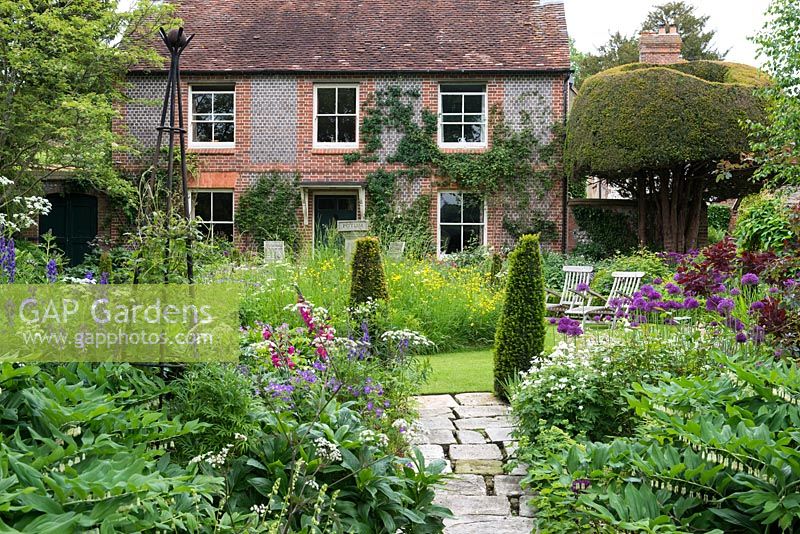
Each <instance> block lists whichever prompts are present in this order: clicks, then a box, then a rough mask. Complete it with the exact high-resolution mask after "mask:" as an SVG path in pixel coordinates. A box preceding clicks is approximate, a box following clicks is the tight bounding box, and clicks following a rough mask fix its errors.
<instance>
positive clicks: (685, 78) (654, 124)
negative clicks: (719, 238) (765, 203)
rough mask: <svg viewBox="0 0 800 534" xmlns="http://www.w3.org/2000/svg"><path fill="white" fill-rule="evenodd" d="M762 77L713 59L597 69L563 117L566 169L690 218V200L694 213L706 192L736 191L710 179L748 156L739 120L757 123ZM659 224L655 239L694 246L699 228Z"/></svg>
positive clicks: (727, 193)
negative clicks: (721, 168)
mask: <svg viewBox="0 0 800 534" xmlns="http://www.w3.org/2000/svg"><path fill="white" fill-rule="evenodd" d="M767 83H768V79H767V78H766V77H765V76H764V75H762V74H760V73H759V72H758V71H757V70H756V69H755V68H754V67H749V66H747V65H739V64H735V63H723V62H711V61H696V62H689V63H678V64H675V65H668V66H655V65H646V64H641V63H634V64H630V65H624V66H621V67H616V68H613V69H610V70H607V71H605V72H602V73H600V74H597V75H595V76H593V77H591V78H589V79H588V80H587V81H586V83H585V84H584V87H583V88H582V90H581V92H580V94H579V95H578V97H577V98H576V100H575V104H574V105H573V108H572V112H571V114H570V118H569V122H568V126H567V139H566V148H565V155H564V156H565V164H566V167H567V170H568V172H569V173H570V174H571V175H572V176H596V177H600V178H603V179H605V180H607V181H608V182H610V183H612V184H614V185H616V186H617V187H619V188H621V189H622V190H623V191H626V192H628V193H629V194H630V195H631V196H632V197H634V198H640V199H645V198H649V201H651V202H653V203H655V204H656V205H657V206H658V207H659V209H660V210H663V211H662V215H665V213H664V212H667V211H669V212H673V216H672V218H673V219H675V218H678V219H681V218H682V217H681V210H686V213H684V215H685V217H686V218H687V219H691V218H692V216H693V215H697V214H696V213H693V211H694V208H693V207H692V206H693V205H696V206H697V210H699V209H700V207H701V205H702V200H704V199H705V197H707V196H709V195H714V196H716V197H718V198H723V197H724V198H731V197H736V196H738V194H739V191H740V188H739V187H734V182H733V181H728V182H722V183H718V182H717V180H716V171H717V167H718V165H719V163H720V162H722V161H725V160H728V161H733V162H739V160H740V157H741V154H743V153H746V152H748V149H749V142H748V135H747V132H746V130H745V129H744V128H742V122H744V121H748V120H749V121H756V122H759V121H762V120H763V119H764V117H765V112H764V103H763V101H762V99H761V98H760V97H759V96H757V95H756V94H755V90H756V88H758V87H764V86H765V85H766V84H767ZM743 182H744V183H747V181H746V180H744V181H743ZM698 213H699V211H698ZM643 216H644V212H643V210H642V209H640V218H641V217H643ZM662 223H663V224H662V225H661V226H660V231H661V235H660V236H659V238H660V240H661V244H662V245H664V246H667V247H668V248H672V247H674V248H676V249H681V248H684V246H685V245H686V244H696V239H697V234H696V230H697V229H696V228H686V227H685V226H683V225H681V224H680V223H675V225H677V226H675V227H674V228H669V227H672V226H674V225H673V222H672V221H668V220H662ZM689 224H690V225H692V224H694V223H692V222H690V223H689ZM669 232H674V234H673V235H667V234H668V233H669ZM687 232H688V234H687ZM681 234H683V235H681ZM642 237H643V236H642Z"/></svg>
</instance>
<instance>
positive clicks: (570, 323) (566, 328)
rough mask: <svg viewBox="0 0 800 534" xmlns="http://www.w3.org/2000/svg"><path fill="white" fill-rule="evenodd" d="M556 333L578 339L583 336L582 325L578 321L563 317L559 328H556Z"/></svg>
mask: <svg viewBox="0 0 800 534" xmlns="http://www.w3.org/2000/svg"><path fill="white" fill-rule="evenodd" d="M556 331H557V332H558V333H559V334H564V335H566V336H570V337H578V336H581V335H583V328H581V323H580V322H578V321H576V320H575V319H570V318H569V317H562V318H561V319H560V320H559V321H558V326H557V327H556Z"/></svg>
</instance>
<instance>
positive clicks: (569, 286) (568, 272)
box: [545, 265, 594, 314]
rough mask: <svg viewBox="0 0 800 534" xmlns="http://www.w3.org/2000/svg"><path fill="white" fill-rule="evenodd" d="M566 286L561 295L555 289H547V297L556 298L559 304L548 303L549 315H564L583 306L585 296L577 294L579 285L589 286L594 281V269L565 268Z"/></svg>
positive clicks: (582, 267)
mask: <svg viewBox="0 0 800 534" xmlns="http://www.w3.org/2000/svg"><path fill="white" fill-rule="evenodd" d="M563 271H564V285H563V286H562V290H561V293H559V292H558V291H555V290H553V289H545V291H546V292H547V296H548V298H549V297H551V296H552V297H555V298H557V299H559V300H558V302H546V303H545V305H546V306H547V311H548V313H559V314H561V313H564V311H566V310H568V309H570V308H573V307H575V306H579V305H581V304H583V295H582V294H579V293H576V292H575V288H576V287H577V286H578V284H589V282H591V281H592V276H593V271H594V267H591V266H589V267H584V266H574V265H566V266H564V269H563Z"/></svg>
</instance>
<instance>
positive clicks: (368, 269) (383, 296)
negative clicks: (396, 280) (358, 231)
mask: <svg viewBox="0 0 800 534" xmlns="http://www.w3.org/2000/svg"><path fill="white" fill-rule="evenodd" d="M370 300H372V301H379V300H384V301H385V300H389V289H388V287H387V286H386V274H385V273H384V272H383V262H382V261H381V247H380V244H379V243H378V238H376V237H362V238H360V239H357V240H356V250H355V253H354V254H353V266H352V275H351V282H350V305H351V306H357V305H359V304H363V303H365V302H368V301H370Z"/></svg>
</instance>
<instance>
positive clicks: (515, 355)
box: [494, 235, 545, 397]
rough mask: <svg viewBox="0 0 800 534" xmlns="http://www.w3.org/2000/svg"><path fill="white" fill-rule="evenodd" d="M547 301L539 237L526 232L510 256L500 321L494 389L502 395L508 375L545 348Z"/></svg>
mask: <svg viewBox="0 0 800 534" xmlns="http://www.w3.org/2000/svg"><path fill="white" fill-rule="evenodd" d="M544 303H545V298H544V279H543V277H542V257H541V252H540V246H539V237H538V236H530V235H527V236H523V237H522V238H521V239H520V240H519V243H518V244H517V248H516V249H514V251H513V252H512V253H511V254H510V255H509V257H508V280H507V282H506V294H505V302H504V303H503V311H502V313H501V315H500V320H499V321H498V323H497V335H496V338H495V353H494V389H495V392H496V393H497V394H498V395H500V396H501V397H506V392H505V384H506V382H507V381H508V380H509V378H511V377H512V376H513V375H515V374H516V373H518V372H519V371H523V370H525V369H527V368H528V367H529V366H530V363H531V360H532V359H535V358H539V357H540V356H541V355H542V352H543V351H544V338H545V324H544V311H545V305H544Z"/></svg>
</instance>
